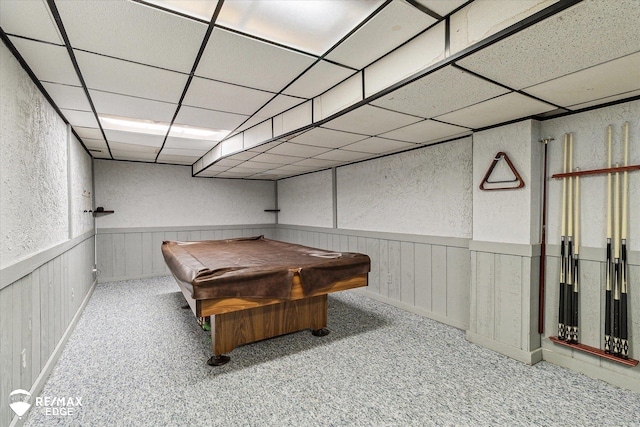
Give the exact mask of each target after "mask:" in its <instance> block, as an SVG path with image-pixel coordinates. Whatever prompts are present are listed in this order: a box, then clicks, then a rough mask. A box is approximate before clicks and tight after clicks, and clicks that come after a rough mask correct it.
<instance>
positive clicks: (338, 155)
mask: <svg viewBox="0 0 640 427" xmlns="http://www.w3.org/2000/svg"><path fill="white" fill-rule="evenodd" d="M369 157H371V153H361V152H356V151H348V150H342V149H337V150H331V151H329V152H327V153H324V154H320V155H319V156H316V157H315V158H316V159H320V160H338V161H341V162H355V161H357V160H363V159H366V158H369Z"/></svg>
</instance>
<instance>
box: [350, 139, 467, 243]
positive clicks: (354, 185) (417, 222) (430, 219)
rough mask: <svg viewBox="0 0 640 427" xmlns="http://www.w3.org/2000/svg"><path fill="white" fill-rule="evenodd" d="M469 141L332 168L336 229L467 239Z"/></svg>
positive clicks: (449, 143)
mask: <svg viewBox="0 0 640 427" xmlns="http://www.w3.org/2000/svg"><path fill="white" fill-rule="evenodd" d="M471 148H472V147H471V138H464V139H461V140H458V141H454V142H448V143H446V144H440V145H435V146H431V147H425V148H422V149H418V150H413V151H408V152H404V153H400V154H396V155H392V156H386V157H381V158H379V159H375V160H372V161H368V162H362V163H356V164H353V165H349V166H345V167H340V168H338V170H337V193H338V196H337V199H338V200H337V204H338V228H345V229H355V230H370V231H382V232H394V233H409V234H420V235H430V236H446V237H462V238H470V237H471V233H472V231H471V227H472V199H471V195H472V191H471V185H472V162H471V160H472V149H471Z"/></svg>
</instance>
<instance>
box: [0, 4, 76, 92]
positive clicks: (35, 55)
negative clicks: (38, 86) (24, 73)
mask: <svg viewBox="0 0 640 427" xmlns="http://www.w3.org/2000/svg"><path fill="white" fill-rule="evenodd" d="M0 3H4V2H0ZM25 3H30V2H25ZM9 39H10V40H11V43H13V45H14V46H15V47H16V49H17V50H18V52H19V53H20V55H21V56H22V57H23V58H24V60H25V61H26V62H27V64H29V68H31V71H33V74H35V75H36V77H37V78H38V80H44V81H48V82H53V83H60V84H67V85H73V86H80V79H78V75H77V74H76V70H75V68H74V67H73V63H72V62H71V59H69V55H68V54H67V48H65V47H64V46H56V45H52V44H48V43H41V42H37V41H33V40H26V39H20V38H17V37H9Z"/></svg>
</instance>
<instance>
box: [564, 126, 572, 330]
mask: <svg viewBox="0 0 640 427" xmlns="http://www.w3.org/2000/svg"><path fill="white" fill-rule="evenodd" d="M568 162H569V171H570V172H571V171H573V134H572V133H569V159H568ZM568 178H569V180H568V182H567V187H568V191H567V193H568V197H567V205H568V206H567V275H566V285H565V295H564V307H565V308H564V323H565V330H566V333H565V335H566V339H567V341H569V342H571V341H572V340H573V178H572V177H571V176H569V177H568Z"/></svg>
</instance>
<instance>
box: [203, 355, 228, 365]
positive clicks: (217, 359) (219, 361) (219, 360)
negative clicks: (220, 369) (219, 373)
mask: <svg viewBox="0 0 640 427" xmlns="http://www.w3.org/2000/svg"><path fill="white" fill-rule="evenodd" d="M229 360H231V358H230V357H229V356H225V355H224V354H221V355H220V356H211V358H210V359H209V360H207V365H209V366H221V365H224V364H225V363H227V362H228V361H229Z"/></svg>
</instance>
